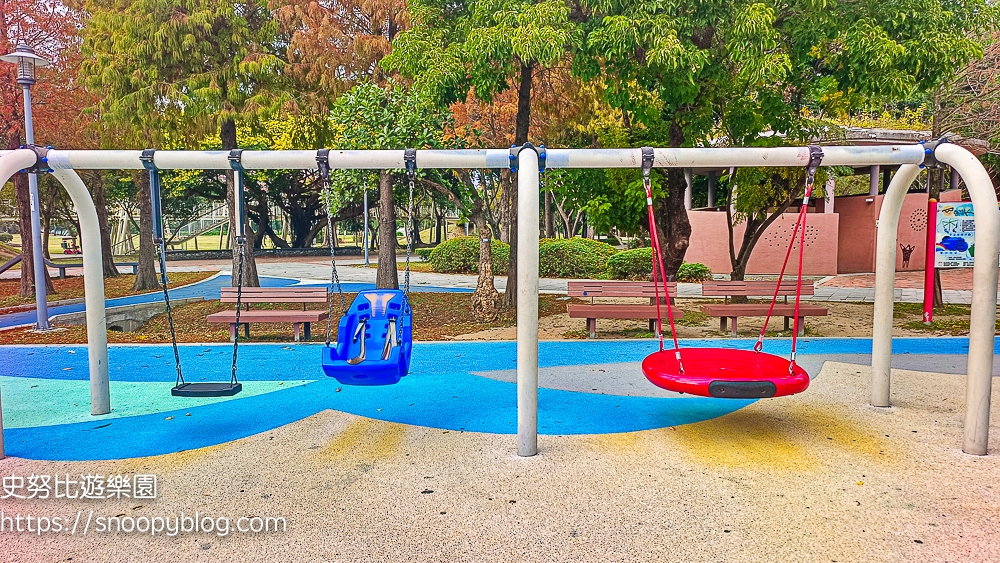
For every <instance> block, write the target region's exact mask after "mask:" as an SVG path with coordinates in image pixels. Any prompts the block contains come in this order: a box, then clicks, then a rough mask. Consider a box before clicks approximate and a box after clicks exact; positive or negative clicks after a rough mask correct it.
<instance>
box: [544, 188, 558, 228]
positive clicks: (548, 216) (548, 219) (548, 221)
mask: <svg viewBox="0 0 1000 563" xmlns="http://www.w3.org/2000/svg"><path fill="white" fill-rule="evenodd" d="M544 193H545V238H556V229H555V224H554V223H553V221H552V219H553V217H552V192H551V191H549V190H544Z"/></svg>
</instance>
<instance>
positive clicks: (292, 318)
mask: <svg viewBox="0 0 1000 563" xmlns="http://www.w3.org/2000/svg"><path fill="white" fill-rule="evenodd" d="M326 300H327V289H326V288H325V287H296V286H292V287H244V288H243V295H242V297H241V298H240V303H241V304H245V305H246V309H244V310H242V311H240V324H241V325H243V327H244V331H245V334H246V335H247V337H249V336H250V323H292V328H293V329H294V330H295V341H296V342H298V341H299V340H300V338H299V335H300V334H301V332H302V330H301V329H302V325H305V338H306V340H309V338H311V337H312V333H311V330H310V324H311V323H318V322H320V321H325V320H326V319H327V317H329V314H328V313H327V312H326V311H317V310H310V311H307V310H306V303H326ZM220 301H221V302H223V303H236V288H235V287H223V288H222V291H221V295H220ZM251 303H301V304H302V310H301V311H300V310H297V309H294V310H293V309H251V308H250V304H251ZM206 320H207V321H208V322H210V323H228V324H229V338H230V339H231V340H236V331H237V329H238V328H239V327H237V326H236V311H220V312H218V313H212V314H211V315H209V316H208V317H207V319H206Z"/></svg>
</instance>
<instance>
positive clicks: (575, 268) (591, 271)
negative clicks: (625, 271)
mask: <svg viewBox="0 0 1000 563" xmlns="http://www.w3.org/2000/svg"><path fill="white" fill-rule="evenodd" d="M617 251H618V250H617V249H616V248H615V247H613V246H611V245H610V244H607V243H603V242H599V241H596V240H591V239H586V238H571V239H556V240H551V239H549V240H546V241H544V242H542V243H540V244H539V247H538V273H539V275H540V276H543V277H549V278H595V277H598V276H600V275H601V274H603V273H604V270H605V268H607V264H608V258H609V257H611V256H612V255H614V254H615V253H616V252H617Z"/></svg>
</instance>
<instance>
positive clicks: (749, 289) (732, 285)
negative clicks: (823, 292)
mask: <svg viewBox="0 0 1000 563" xmlns="http://www.w3.org/2000/svg"><path fill="white" fill-rule="evenodd" d="M774 283H775V282H773V281H706V282H702V284H701V294H702V295H703V296H705V297H730V296H733V295H743V296H747V297H770V296H772V295H774ZM795 283H796V282H795V280H784V281H782V282H781V285H780V286H779V287H778V295H779V296H789V295H795ZM815 290H816V288H815V286H813V282H811V281H808V280H802V295H813V293H814V292H815Z"/></svg>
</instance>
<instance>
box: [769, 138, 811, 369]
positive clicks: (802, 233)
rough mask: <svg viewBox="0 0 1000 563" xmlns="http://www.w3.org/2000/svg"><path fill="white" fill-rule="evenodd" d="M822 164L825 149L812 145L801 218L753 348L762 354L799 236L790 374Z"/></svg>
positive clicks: (797, 221)
mask: <svg viewBox="0 0 1000 563" xmlns="http://www.w3.org/2000/svg"><path fill="white" fill-rule="evenodd" d="M822 162H823V149H822V148H820V147H818V146H815V145H810V146H809V164H808V166H807V168H806V189H805V195H804V196H803V197H802V207H801V208H800V209H799V216H798V219H796V221H795V227H794V229H793V230H792V240H791V241H790V242H789V243H788V250H787V251H785V260H784V262H782V264H781V273H779V274H778V282H777V283H776V284H775V286H774V295H773V296H772V297H771V306H770V307H769V308H768V310H767V317H765V318H764V326H763V328H761V329H760V335H759V336H758V337H757V343H756V344H754V346H753V349H754V351H755V352H760V351H761V350H762V349H763V347H764V334H765V333H766V332H767V324H768V322H770V320H771V314H772V313H773V312H774V305H775V303H777V301H778V292H779V290H780V289H781V282H782V280H784V279H785V268H786V267H787V266H788V258H789V257H790V256H791V254H792V247H793V246H795V238H796V235H798V237H799V265H798V276H797V277H796V281H795V320H794V321H793V326H792V353H791V362H790V363H789V366H788V370H789V372H790V373H791V372H792V371H794V369H795V349H796V345H797V343H798V335H799V318H800V317H799V304H800V302H801V298H802V259H803V256H804V254H805V246H806V244H805V243H806V216H807V212H808V209H809V198H810V197H811V196H812V190H813V183H814V182H815V180H816V169H817V168H819V166H820V164H821V163H822Z"/></svg>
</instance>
